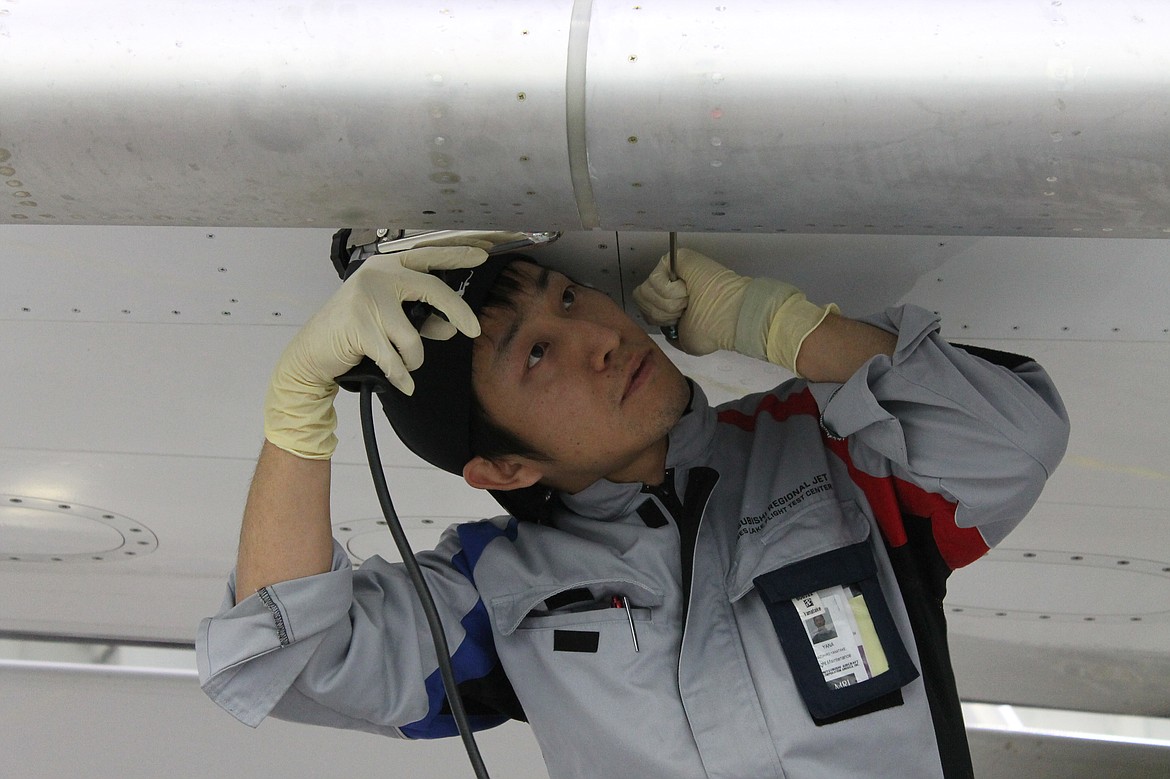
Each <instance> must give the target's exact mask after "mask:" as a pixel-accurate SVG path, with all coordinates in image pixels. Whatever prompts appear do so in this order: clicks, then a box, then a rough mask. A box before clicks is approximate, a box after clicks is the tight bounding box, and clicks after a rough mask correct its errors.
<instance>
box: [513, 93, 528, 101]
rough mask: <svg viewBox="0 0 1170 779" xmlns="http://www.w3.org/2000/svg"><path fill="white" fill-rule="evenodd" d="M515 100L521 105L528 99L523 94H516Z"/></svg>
mask: <svg viewBox="0 0 1170 779" xmlns="http://www.w3.org/2000/svg"><path fill="white" fill-rule="evenodd" d="M516 99H517V100H519V101H520V102H521V103H523V102H524V101H525V100H527V99H528V95H526V94H524V93H523V92H517V93H516Z"/></svg>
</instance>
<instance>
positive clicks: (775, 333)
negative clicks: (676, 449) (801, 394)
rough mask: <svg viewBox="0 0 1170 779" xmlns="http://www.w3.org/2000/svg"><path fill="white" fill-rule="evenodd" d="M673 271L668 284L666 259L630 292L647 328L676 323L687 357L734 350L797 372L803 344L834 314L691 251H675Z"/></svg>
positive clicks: (777, 284)
mask: <svg viewBox="0 0 1170 779" xmlns="http://www.w3.org/2000/svg"><path fill="white" fill-rule="evenodd" d="M675 267H676V270H677V271H678V276H679V278H678V279H676V280H673V281H672V280H671V278H670V256H669V255H667V256H664V257H663V258H662V259H661V260H660V261H659V263H658V265H657V266H656V267H655V268H654V270H653V272H651V274H650V276H649V277H648V278H647V279H646V281H644V282H642V284H640V285H639V286H638V287H637V288H636V289H635V290H634V302H635V303H636V304H637V306H638V308H639V310H641V312H642V316H643V317H645V318H646V321H647V322H649V323H650V324H653V325H659V326H663V325H672V324H675V323H676V322H677V323H678V335H679V341H678V346H679V348H681V349H682V350H683V351H685V352H687V353H688V354H695V355H701V354H710V353H711V352H713V351H716V350H717V349H732V350H734V351H737V352H739V353H740V354H746V355H748V356H749V357H755V358H757V359H760V360H767V361H769V362H771V363H774V364H776V365H780V366H782V367H784V368H787V369H788V370H790V371H792V372H793V373H796V358H797V356H798V354H799V352H800V347H801V345H802V344H803V343H804V339H805V338H806V337H808V334H809V333H811V332H812V331H813V330H814V329H816V327H817V325H819V324H820V323H821V322H823V321H824V319H825V317H826V316H828V314H829V313H836V312H837V311H838V309H837V307H836V306H834V305H829V306H827V307H822V306H818V305H816V304H815V303H810V302H809V301H808V299H807V298H805V296H804V293H803V292H801V291H800V290H799V289H797V288H796V287H794V286H792V285H791V284H787V283H785V282H783V281H778V280H776V279H752V278H750V277H748V276H740V275H739V274H738V273H735V272H734V271H731V270H728V269H727V268H725V267H723V266H722V265H720V264H719V263H718V262H716V261H715V260H712V259H711V258H710V257H707V256H704V255H702V254H700V253H698V252H696V251H693V250H691V249H679V250H678V253H677V256H676V262H675Z"/></svg>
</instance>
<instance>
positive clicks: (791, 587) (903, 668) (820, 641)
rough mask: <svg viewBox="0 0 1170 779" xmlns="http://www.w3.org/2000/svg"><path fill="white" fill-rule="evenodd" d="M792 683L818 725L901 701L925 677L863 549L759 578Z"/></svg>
mask: <svg viewBox="0 0 1170 779" xmlns="http://www.w3.org/2000/svg"><path fill="white" fill-rule="evenodd" d="M755 584H756V589H757V590H758V591H759V593H760V597H761V598H762V599H763V601H764V605H765V606H766V607H767V609H768V615H769V616H770V617H771V618H772V624H773V626H774V627H775V628H776V635H777V637H778V638H779V639H780V646H781V648H782V649H783V650H784V656H785V659H786V660H787V661H788V666H789V669H790V670H791V671H792V677H793V680H794V681H795V682H796V687H797V689H798V690H799V691H800V694H801V697H802V698H803V699H804V702H805V705H806V706H807V707H808V710H809V713H810V714H811V715H812V718H813V720H814V721H815V722H816V723H817V724H818V725H824V724H828V723H831V722H837V721H840V720H841V719H847V718H849V717H853V716H860V715H862V714H866V713H869V712H872V711H877V710H879V709H882V708H887V707H889V706H896V705H900V704H901V703H902V697H901V688H902V687H904V686H905V685H907V684H909V683H910V682H912V681H913V680H914V679H916V678H918V676H919V674H918V669H917V668H915V667H914V663H913V661H912V660H911V659H910V656H909V654H908V652H907V651H906V647H905V644H904V643H903V642H902V637H901V635H899V633H898V628H897V625H896V624H895V623H894V619H893V616H892V615H891V614H890V610H889V606H888V605H887V603H886V599H885V595H884V594H883V593H882V589H881V585H880V584H879V582H878V579H877V565H876V564H875V563H874V560H873V553H872V551H871V550H870V549H869V546H868V544H866V543H864V542H863V543H860V544H854V545H852V546H847V547H842V548H840V549H834V550H832V551H830V552H825V553H823V554H819V555H816V556H814V557H811V558H808V559H806V560H801V561H799V562H796V563H792V564H791V565H786V566H784V567H783V568H779V569H777V570H775V571H771V572H769V573H766V574H763V575H761V576H757V577H756V578H755Z"/></svg>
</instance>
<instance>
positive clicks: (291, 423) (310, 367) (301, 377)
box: [264, 246, 488, 460]
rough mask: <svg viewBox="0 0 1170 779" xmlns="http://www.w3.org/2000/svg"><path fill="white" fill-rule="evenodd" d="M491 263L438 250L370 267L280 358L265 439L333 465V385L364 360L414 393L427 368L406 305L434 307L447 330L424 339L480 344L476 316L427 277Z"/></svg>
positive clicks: (465, 249) (471, 250)
mask: <svg viewBox="0 0 1170 779" xmlns="http://www.w3.org/2000/svg"><path fill="white" fill-rule="evenodd" d="M487 256H488V255H487V252H486V251H484V250H483V249H481V248H477V247H471V246H433V247H427V248H419V249H411V250H410V251H405V252H399V253H396V254H383V255H376V256H374V257H371V258H369V259H368V260H366V261H365V263H364V264H363V265H362V267H360V268H359V269H358V270H357V271H356V272H355V273H354V274H353V276H351V277H350V278H349V279H348V280H347V281H346V282H345V283H344V284H343V285H342V286H341V288H340V289H339V290H338V291H337V292H336V293H334V294H333V296H332V297H331V298H330V299H329V300H328V301H327V302H326V303H325V305H324V306H323V307H322V308H321V310H320V311H318V312H317V313H316V314H315V315H313V317H312V318H311V319H310V320H309V321H308V322H307V323H306V324H305V326H304V327H303V328H302V329H301V331H300V332H299V333H298V334H297V335H296V337H295V338H293V340H292V342H291V343H290V344H289V345H288V347H287V348H286V349H285V350H284V354H282V355H281V358H280V361H279V362H278V363H277V366H276V370H275V371H274V372H273V374H272V380H271V382H270V384H269V387H268V394H267V397H266V398H265V403H264V435H265V438H267V439H268V441H270V442H271V443H272V444H273V445H275V446H278V447H280V448H281V449H283V450H285V451H286V452H289V453H291V454H294V455H296V456H298V457H301V458H305V459H311V460H326V459H329V458H330V457H331V456H332V455H333V450H334V449H335V448H336V446H337V437H336V436H335V435H334V430H335V429H336V427H337V416H336V414H335V413H334V411H333V398H334V396H335V395H336V394H337V381H336V379H337V377H338V376H341V375H342V374H344V373H345V372H346V371H348V370H349V369H350V368H352V367H353V366H355V365H357V364H358V363H359V362H360V361H361V359H362V357H369V358H370V359H371V360H373V361H374V362H375V363H376V364H377V365H378V367H379V368H380V369H381V370H382V372H383V373H385V374H386V378H387V379H389V381H390V383H391V384H393V385H394V386H395V387H397V388H398V389H400V390H401V391H402V392H404V393H405V394H407V395H409V394H411V393H413V392H414V380H413V379H411V377H410V371H412V370H414V369H416V368H418V367H419V366H420V365H421V364H422V361H423V344H422V338H421V336H420V333H419V331H417V330H415V328H414V326H413V325H411V323H410V320H408V319H407V317H406V314H405V312H404V311H403V309H402V304H403V302H404V301H415V300H421V301H424V302H426V303H429V304H430V305H431V306H433V307H434V308H435V309H436V310H437V311H440V312H442V314H443V315H444V316H445V317H446V318H447V320H448V322H449V323H450V324H449V325H448V324H447V323H446V322H443V321H442V320H441V319H438V318H437V317H431V320H432V321H429V322H428V323H427V324H426V325H424V327H423V333H422V335H426V336H427V337H434V338H444V337H450V336H452V335H453V334H454V332H455V330H456V329H457V330H459V331H460V332H462V333H464V334H466V335H467V336H468V337H471V338H474V337H476V336H478V335H479V321H478V320H477V319H476V318H475V314H474V313H473V312H472V311H471V309H470V308H469V307H468V306H467V304H466V303H464V302H463V300H462V298H460V297H459V295H458V294H456V293H455V291H454V290H452V289H451V288H450V287H448V286H447V285H446V284H444V283H443V281H442V280H441V279H439V278H438V277H436V276H432V275H431V274H430V273H429V272H428V271H431V270H439V269H448V268H473V267H475V266H477V265H480V264H482V263H483V262H484V260H486V259H487ZM452 325H453V327H452Z"/></svg>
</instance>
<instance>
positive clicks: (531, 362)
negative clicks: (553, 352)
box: [528, 344, 545, 369]
mask: <svg viewBox="0 0 1170 779" xmlns="http://www.w3.org/2000/svg"><path fill="white" fill-rule="evenodd" d="M544 350H545V345H544V344H536V345H535V346H533V347H532V351H530V352H529V353H528V367H529V368H530V369H531V368H535V367H536V364H537V363H538V362H540V358H542V357H544Z"/></svg>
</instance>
